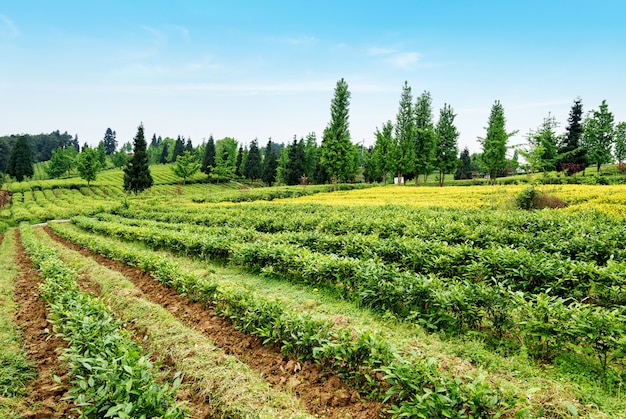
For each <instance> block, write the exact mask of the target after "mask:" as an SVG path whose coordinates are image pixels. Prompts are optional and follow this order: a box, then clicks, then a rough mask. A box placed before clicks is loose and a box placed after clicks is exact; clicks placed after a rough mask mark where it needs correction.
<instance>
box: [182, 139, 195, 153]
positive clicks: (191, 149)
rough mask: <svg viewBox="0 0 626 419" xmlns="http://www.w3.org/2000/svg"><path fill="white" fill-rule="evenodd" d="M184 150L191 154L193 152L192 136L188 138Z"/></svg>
mask: <svg viewBox="0 0 626 419" xmlns="http://www.w3.org/2000/svg"><path fill="white" fill-rule="evenodd" d="M184 151H188V152H189V154H193V144H191V138H187V142H186V143H185V150H184Z"/></svg>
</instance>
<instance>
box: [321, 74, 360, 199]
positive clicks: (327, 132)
mask: <svg viewBox="0 0 626 419" xmlns="http://www.w3.org/2000/svg"><path fill="white" fill-rule="evenodd" d="M349 107H350V92H349V91H348V84H347V83H346V81H345V80H344V79H343V78H342V79H341V80H339V81H338V82H337V85H336V87H335V95H334V97H333V99H332V101H331V105H330V117H331V118H330V122H329V123H328V126H327V127H326V129H324V135H323V139H322V146H321V150H320V164H321V165H322V166H324V168H325V169H326V172H327V173H328V174H329V175H330V178H331V180H332V182H333V183H334V184H335V188H336V187H337V183H338V182H339V180H345V179H349V178H350V177H351V176H352V174H353V173H352V171H353V169H354V168H353V164H354V162H353V160H352V148H353V147H352V142H351V140H350V123H349V121H348V117H349Z"/></svg>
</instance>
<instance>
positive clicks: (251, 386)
mask: <svg viewBox="0 0 626 419" xmlns="http://www.w3.org/2000/svg"><path fill="white" fill-rule="evenodd" d="M35 234H36V235H37V236H38V237H39V238H40V239H41V240H42V241H44V242H45V243H46V245H49V246H51V247H54V248H55V249H56V250H57V251H58V252H59V254H60V255H61V258H62V259H63V261H64V262H65V263H67V264H68V265H69V266H71V267H72V268H74V269H76V270H80V271H81V272H82V273H83V274H85V275H87V276H88V277H89V280H90V281H92V282H94V283H96V284H97V285H99V287H100V290H101V294H102V299H103V300H104V301H105V302H106V303H107V304H108V305H109V306H110V307H111V308H112V309H113V310H115V312H116V313H117V314H118V315H119V316H120V317H121V318H122V319H124V321H127V322H129V323H131V322H132V324H133V325H134V327H136V328H138V329H139V330H142V332H144V333H146V336H147V337H148V338H147V339H146V340H145V341H144V345H145V346H146V347H147V349H148V350H149V351H150V352H152V353H154V354H155V355H156V356H160V357H161V358H163V359H162V361H164V360H165V358H166V357H167V358H168V359H169V360H170V361H173V362H174V367H175V368H176V370H177V371H179V372H181V373H182V374H183V375H184V377H185V379H186V382H188V383H189V387H190V388H189V390H190V391H191V392H192V393H193V394H201V395H203V396H204V397H205V398H206V399H207V400H210V401H211V407H212V409H213V414H214V415H215V416H217V417H233V418H256V417H258V418H275V417H281V418H307V417H309V416H308V415H307V414H306V412H305V411H304V408H303V407H302V405H301V404H300V402H298V401H297V399H295V398H294V397H292V396H290V395H288V394H286V393H283V392H280V391H275V390H272V389H271V388H270V387H269V385H268V383H267V382H266V381H265V380H263V379H262V378H261V377H259V376H258V375H257V374H256V373H254V372H252V371H251V370H250V369H249V367H248V366H247V365H246V364H243V363H241V362H240V361H238V360H237V359H236V358H235V357H233V356H228V355H225V354H224V352H222V351H221V350H220V349H219V348H217V347H216V346H214V345H213V343H212V342H211V341H210V340H209V339H207V338H206V337H205V336H204V335H202V334H201V333H200V332H197V331H195V330H193V329H190V328H188V327H186V326H185V325H183V324H182V323H181V322H180V321H178V320H177V319H176V318H175V317H174V316H173V315H172V314H171V313H170V312H169V311H167V310H166V309H164V308H163V307H162V306H160V305H158V304H154V303H152V302H149V301H147V300H145V299H144V298H141V293H140V292H139V291H138V290H137V289H136V288H135V286H134V285H133V283H132V282H131V281H129V280H128V279H127V278H126V277H124V276H123V275H122V274H121V273H119V272H115V271H112V270H110V269H108V268H106V267H104V266H101V265H99V264H98V263H97V262H95V261H94V260H93V259H90V258H86V257H84V256H82V255H80V254H79V253H78V252H75V251H73V250H70V249H68V248H66V247H65V246H63V245H61V244H59V243H56V242H54V241H53V240H52V239H50V237H49V236H48V235H47V234H45V233H43V232H42V231H41V230H35ZM183 385H184V384H183Z"/></svg>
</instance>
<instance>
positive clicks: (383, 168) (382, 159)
mask: <svg viewBox="0 0 626 419" xmlns="http://www.w3.org/2000/svg"><path fill="white" fill-rule="evenodd" d="M375 135H376V143H375V144H374V149H373V150H372V157H371V159H370V163H371V168H370V176H371V177H372V178H373V179H380V178H382V181H383V184H384V185H385V184H387V176H388V175H389V172H390V171H391V170H392V167H393V161H392V159H393V156H392V154H391V152H392V147H393V123H392V122H391V121H387V122H385V123H384V124H383V126H382V130H379V129H378V128H376V134H375Z"/></svg>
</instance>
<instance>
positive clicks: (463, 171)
mask: <svg viewBox="0 0 626 419" xmlns="http://www.w3.org/2000/svg"><path fill="white" fill-rule="evenodd" d="M459 160H460V164H459V168H458V169H456V172H455V173H454V180H459V179H471V178H472V159H471V157H470V152H469V150H468V149H467V147H465V148H464V149H463V151H461V155H460V156H459Z"/></svg>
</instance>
